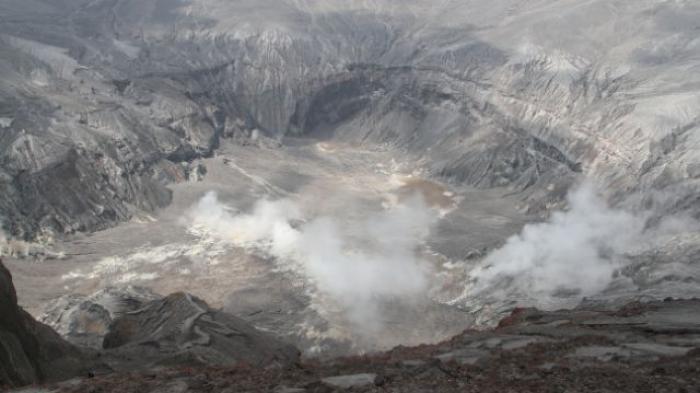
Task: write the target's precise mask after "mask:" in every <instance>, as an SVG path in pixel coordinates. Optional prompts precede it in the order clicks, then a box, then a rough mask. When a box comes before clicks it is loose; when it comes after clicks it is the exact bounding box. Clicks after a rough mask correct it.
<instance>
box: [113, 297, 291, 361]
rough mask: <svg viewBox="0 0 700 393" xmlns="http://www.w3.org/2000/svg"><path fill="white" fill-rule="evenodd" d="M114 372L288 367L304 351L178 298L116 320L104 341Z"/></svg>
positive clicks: (197, 301) (193, 301) (201, 304)
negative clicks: (159, 368) (163, 368)
mask: <svg viewBox="0 0 700 393" xmlns="http://www.w3.org/2000/svg"><path fill="white" fill-rule="evenodd" d="M104 349H105V351H106V352H107V353H108V354H109V357H110V358H111V357H114V358H115V363H114V364H111V365H112V366H113V367H114V368H115V369H132V368H139V369H140V368H141V367H152V366H182V365H214V366H223V365H234V364H248V365H253V366H262V367H270V366H286V365H289V364H292V363H295V362H297V361H298V360H299V356H300V353H299V351H298V350H297V349H296V348H295V347H293V346H291V345H288V344H285V343H283V342H281V341H279V340H278V339H276V338H274V337H272V336H270V335H269V334H266V333H263V332H260V331H258V330H256V329H255V328H254V327H253V326H251V325H250V324H248V323H247V322H245V321H243V320H241V319H239V318H237V317H234V316H233V315H230V314H226V313H223V312H220V311H216V310H213V309H211V308H210V307H209V306H208V305H207V304H206V303H205V302H204V301H203V300H200V299H198V298H196V297H194V296H192V295H189V294H185V293H176V294H173V295H170V296H168V297H165V298H163V299H158V300H154V301H152V302H150V303H147V304H146V305H144V307H143V308H141V309H139V310H136V311H133V312H130V313H126V314H125V315H123V316H121V317H119V318H117V319H116V320H115V321H114V322H113V323H112V324H111V325H110V327H109V332H108V333H107V335H106V336H105V338H104Z"/></svg>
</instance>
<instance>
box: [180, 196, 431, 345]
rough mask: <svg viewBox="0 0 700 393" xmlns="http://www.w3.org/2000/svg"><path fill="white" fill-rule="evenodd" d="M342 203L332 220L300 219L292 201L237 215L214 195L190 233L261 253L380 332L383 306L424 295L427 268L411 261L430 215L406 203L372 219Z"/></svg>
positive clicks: (197, 210)
mask: <svg viewBox="0 0 700 393" xmlns="http://www.w3.org/2000/svg"><path fill="white" fill-rule="evenodd" d="M356 213H358V212H355V211H353V208H352V205H348V206H347V209H346V211H345V212H342V213H339V215H338V216H335V217H328V216H325V217H323V216H322V217H315V218H312V219H310V220H308V221H303V218H304V214H303V213H302V209H301V207H300V206H299V205H298V204H297V203H295V202H293V201H291V200H287V199H284V200H277V201H269V200H263V201H259V202H258V203H257V204H256V205H255V207H254V208H253V211H252V212H251V213H249V214H236V212H235V211H234V210H233V209H231V208H230V207H228V206H226V205H225V204H223V203H221V202H220V201H219V200H218V197H217V195H216V194H215V193H209V194H207V195H206V196H205V197H204V198H202V199H201V200H200V201H199V203H198V204H197V205H196V206H194V207H193V208H192V209H191V210H190V212H189V213H188V218H189V221H190V222H191V224H193V227H194V228H195V229H197V230H201V231H205V232H207V233H209V234H211V235H213V236H215V237H216V238H217V239H218V240H219V241H226V242H231V243H233V244H236V245H238V246H243V247H248V248H253V249H256V250H258V251H263V252H265V253H267V254H269V255H270V256H272V257H274V258H275V259H276V261H277V262H278V263H279V264H280V265H281V266H282V267H285V268H288V269H290V270H294V271H297V272H299V273H301V274H302V275H303V276H304V277H305V278H306V280H307V281H308V282H310V283H312V284H313V285H314V287H315V288H316V289H317V291H318V293H319V294H320V295H322V297H323V298H324V299H327V300H329V301H330V302H332V303H333V306H335V307H336V308H339V309H340V310H341V311H343V312H344V313H345V316H346V317H347V318H348V320H349V321H350V322H352V323H353V324H355V325H357V326H361V327H362V329H363V330H364V331H365V332H367V331H371V330H372V329H376V328H379V327H380V326H378V322H377V321H379V320H380V319H381V318H378V313H379V307H380V305H381V304H382V303H383V302H385V301H391V300H392V299H396V298H400V299H402V300H405V299H407V298H410V297H413V296H424V295H425V293H426V292H427V287H428V273H429V270H430V268H429V263H428V262H427V261H426V260H424V259H423V258H421V257H419V256H418V254H419V253H418V252H417V251H418V248H419V246H420V245H421V244H422V243H423V241H424V240H425V239H426V237H427V236H428V234H429V232H430V229H431V226H432V224H433V223H434V222H435V220H436V217H437V212H436V211H434V210H432V209H430V208H428V207H427V206H426V204H425V203H424V202H423V200H422V198H420V197H415V198H409V199H407V200H405V201H403V202H402V203H400V204H398V205H397V206H395V207H393V208H391V209H389V210H383V211H379V212H375V213H373V214H369V213H366V212H365V211H360V212H359V213H365V214H359V216H360V217H362V218H357V217H358V214H356Z"/></svg>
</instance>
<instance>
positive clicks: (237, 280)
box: [7, 139, 526, 355]
mask: <svg viewBox="0 0 700 393" xmlns="http://www.w3.org/2000/svg"><path fill="white" fill-rule="evenodd" d="M198 165H200V166H201V167H202V168H206V169H203V170H202V172H203V173H202V174H201V178H199V179H196V180H193V181H189V182H185V183H182V184H178V185H176V186H174V198H173V203H172V204H171V205H170V206H169V207H168V208H166V209H164V210H163V211H160V212H158V213H156V214H154V215H152V216H141V217H138V218H136V219H134V220H132V221H131V222H128V223H126V224H123V225H121V226H119V227H117V228H113V229H109V230H106V231H102V232H97V233H94V234H90V235H78V236H75V237H73V238H71V239H70V240H69V241H67V242H65V243H59V244H56V245H55V246H53V247H52V249H51V251H52V252H53V253H55V254H57V255H58V256H57V257H56V258H55V259H53V258H50V259H46V260H36V261H28V260H26V259H23V260H13V259H9V260H8V261H7V263H8V264H9V266H10V267H11V268H12V270H13V272H14V277H15V282H16V285H17V287H18V291H19V297H20V298H21V299H22V304H23V305H24V306H25V307H27V309H28V310H30V311H31V312H32V313H33V314H34V315H36V316H41V315H42V313H43V312H44V311H45V309H46V307H47V303H49V302H50V301H51V300H53V299H55V298H57V297H60V296H64V295H70V294H85V295H89V294H92V293H94V292H97V291H99V290H101V289H104V288H107V287H123V286H127V285H135V286H144V287H148V288H151V289H152V290H153V291H155V292H158V293H161V294H169V293H172V292H176V291H184V292H189V293H192V294H194V295H196V296H199V297H201V298H202V299H204V300H206V301H207V302H208V303H209V304H211V305H212V306H215V307H219V308H223V309H224V310H227V311H230V312H232V313H233V314H235V315H239V316H241V317H243V318H244V319H247V320H249V321H251V322H252V323H253V324H254V325H255V326H256V327H258V328H261V329H263V330H266V331H271V332H274V333H276V334H278V335H281V336H284V337H288V338H290V339H291V340H292V341H293V342H294V343H296V344H298V345H299V346H300V347H301V348H303V349H304V351H305V352H306V353H308V354H325V355H329V354H337V353H346V354H347V353H356V352H362V351H376V350H381V349H389V348H391V347H393V346H396V345H417V344H422V343H429V342H437V341H441V340H444V339H446V338H449V337H451V336H453V335H455V334H456V333H459V332H461V331H462V330H463V329H464V328H465V326H470V325H472V324H473V323H474V321H475V316H474V315H473V314H471V313H469V312H465V311H463V310H460V309H459V307H455V306H454V305H450V302H451V301H453V300H454V299H455V298H457V297H458V296H459V295H461V294H462V291H463V290H464V283H463V282H462V280H461V277H460V276H462V277H463V271H462V270H463V268H464V266H465V264H470V263H474V261H472V262H469V260H470V259H469V258H471V259H477V257H479V256H481V255H482V254H483V253H484V252H485V250H488V249H492V248H493V247H495V246H496V245H498V244H499V243H500V242H502V241H503V239H505V238H506V237H508V236H509V235H512V234H514V233H516V232H517V231H519V229H520V227H521V226H522V225H523V222H524V220H525V219H526V217H525V215H524V214H522V213H520V212H519V210H518V206H517V200H516V199H514V198H510V199H509V198H508V197H507V196H505V195H504V194H505V193H506V191H505V190H498V189H494V190H486V191H484V190H476V189H471V188H468V187H459V186H454V185H449V184H441V183H438V182H434V181H431V180H429V179H426V178H424V177H423V175H424V174H423V173H422V172H421V168H420V167H419V166H418V165H415V164H414V163H411V162H407V161H402V160H401V157H397V156H396V155H395V154H392V153H391V152H387V151H382V150H381V149H374V150H365V149H359V148H354V147H352V146H349V145H342V144H337V145H336V144H333V143H330V142H317V141H314V140H309V139H290V140H287V141H285V142H284V143H283V144H282V145H275V146H265V145H262V144H261V145H260V146H238V145H234V144H231V145H229V146H226V147H224V148H222V149H221V151H220V152H218V153H217V155H216V156H215V157H213V158H210V159H205V160H202V161H201V162H199V163H198ZM325 224H327V225H330V226H332V227H335V229H336V230H338V231H339V232H338V233H336V234H331V233H329V232H328V231H332V230H333V229H329V228H328V227H318V226H319V225H325ZM287 225H288V227H286V226H287ZM314 225H315V226H317V227H318V228H313V226H314ZM280 226H282V228H279V227H280ZM310 227H311V228H310ZM307 228H310V229H307ZM297 229H299V231H297ZM285 230H287V231H293V232H294V233H292V234H291V235H290V236H291V237H292V238H290V239H285V238H284V235H277V234H275V231H277V232H279V231H285ZM314 231H316V232H317V233H312V232H314ZM319 231H320V232H319ZM276 236H277V237H280V236H282V239H275V237H276ZM382 239H383V240H385V241H384V242H383V243H381V242H380V243H381V244H372V243H373V242H376V241H377V240H382ZM285 242H286V243H290V242H291V243H292V244H285ZM302 243H303V245H301V244H302ZM335 243H337V244H335ZM280 247H287V248H288V250H281V251H280V250H276V249H275V248H280ZM300 247H303V248H305V250H299V249H295V248H300ZM333 247H335V249H329V248H333ZM299 252H303V253H304V255H292V254H295V253H296V254H298V253H299ZM317 252H318V253H320V254H318V255H316V254H314V255H309V253H317ZM290 253H291V254H290ZM314 258H319V259H320V260H322V261H323V263H329V264H331V265H330V266H329V268H328V269H329V271H323V270H322V269H321V270H319V266H316V267H314V266H312V265H313V263H314V262H313V261H311V262H309V259H312V260H313V259H314ZM333 264H335V265H333Z"/></svg>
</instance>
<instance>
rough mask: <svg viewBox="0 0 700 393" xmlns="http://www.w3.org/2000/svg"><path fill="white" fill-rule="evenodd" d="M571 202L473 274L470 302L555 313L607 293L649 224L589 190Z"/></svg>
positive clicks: (580, 191)
mask: <svg viewBox="0 0 700 393" xmlns="http://www.w3.org/2000/svg"><path fill="white" fill-rule="evenodd" d="M568 199H569V209H568V210H567V211H563V212H557V213H554V214H553V215H552V216H551V218H550V219H549V220H548V221H547V222H543V223H538V224H529V225H526V226H525V227H524V228H523V230H522V232H521V233H520V234H518V235H516V236H513V237H511V238H510V239H508V241H507V242H506V244H505V245H504V246H503V247H502V248H500V249H498V250H496V251H494V252H493V253H491V254H490V255H489V256H488V257H487V258H486V259H485V261H484V264H483V265H482V266H481V267H478V268H477V269H475V270H473V271H472V272H471V274H470V275H471V278H472V279H473V281H475V284H474V287H473V288H471V290H470V291H469V296H471V297H478V296H482V297H489V296H490V297H495V298H500V299H509V300H512V301H518V302H519V303H520V304H522V305H530V306H536V307H539V308H544V309H551V308H557V307H564V306H566V307H568V306H574V305H575V304H576V303H577V302H578V301H580V300H581V298H582V297H585V296H590V295H593V294H596V293H599V292H600V291H602V290H604V289H605V288H606V287H607V286H608V285H609V284H610V283H611V281H612V280H613V276H614V273H615V271H616V270H617V269H618V268H619V267H621V263H622V262H621V258H620V257H621V256H622V255H623V254H624V253H625V251H626V250H628V249H630V248H631V247H633V246H634V245H635V243H637V242H639V241H641V239H643V238H644V224H645V218H644V217H642V216H639V215H635V214H632V213H630V212H627V211H624V210H620V209H613V208H610V207H609V206H608V205H607V204H606V203H605V201H604V200H603V199H602V198H601V197H600V196H599V195H598V194H597V193H596V190H595V188H594V187H593V186H592V185H590V184H585V185H582V186H580V187H579V188H577V189H575V190H574V191H573V192H571V193H570V194H569V198H568Z"/></svg>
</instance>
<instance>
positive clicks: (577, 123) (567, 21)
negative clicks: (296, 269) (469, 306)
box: [0, 0, 700, 238]
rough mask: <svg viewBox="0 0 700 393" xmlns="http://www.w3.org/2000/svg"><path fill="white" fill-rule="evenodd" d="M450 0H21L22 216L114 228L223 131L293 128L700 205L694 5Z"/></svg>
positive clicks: (24, 227)
mask: <svg viewBox="0 0 700 393" xmlns="http://www.w3.org/2000/svg"><path fill="white" fill-rule="evenodd" d="M433 3H434V2H425V1H419V0H413V1H410V2H408V3H407V2H405V1H401V2H399V1H398V0H381V1H373V2H352V3H347V2H343V1H340V0H337V1H329V2H319V1H312V0H295V1H292V0H264V1H262V2H260V1H255V2H252V1H237V2H229V1H223V0H189V1H185V2H182V1H177V0H166V1H161V0H158V1H156V0H147V1H135V0H100V1H82V0H73V1H68V0H63V1H51V2H49V1H41V0H34V1H30V2H27V1H18V0H11V1H6V2H4V3H3V5H1V6H0V7H2V8H0V11H1V12H0V15H2V17H1V19H0V34H1V37H2V39H1V40H0V51H2V53H3V56H1V58H2V59H3V60H2V61H0V74H1V75H2V82H1V83H2V85H1V86H2V89H0V91H2V93H0V94H1V95H0V119H1V120H2V121H1V122H0V127H2V133H1V134H0V138H2V143H0V146H2V150H1V151H0V154H1V157H2V161H0V162H2V164H1V168H2V175H1V176H0V187H1V189H2V195H3V196H2V199H0V209H1V210H2V212H3V216H4V221H5V226H6V227H7V228H8V229H9V231H10V232H11V233H12V234H14V235H16V236H25V237H29V238H33V237H36V236H37V235H39V234H42V233H44V232H47V233H66V232H72V231H76V230H80V231H83V230H88V231H89V230H94V229H99V228H104V227H105V226H108V225H112V224H113V223H114V222H116V221H119V220H124V219H126V218H128V217H130V216H131V215H133V214H134V213H135V212H138V211H143V210H152V209H154V208H157V207H159V206H162V205H163V204H167V203H168V201H169V196H168V195H169V193H168V191H167V190H166V189H165V188H164V187H163V183H164V182H168V181H178V180H181V179H183V178H185V177H186V176H187V173H188V172H189V171H191V168H190V167H189V166H188V165H187V162H189V161H191V160H192V159H194V158H196V157H199V156H203V155H208V154H211V153H212V151H214V150H215V149H216V147H217V145H218V140H219V138H220V137H222V136H234V135H235V136H237V137H240V138H248V137H250V136H258V135H268V136H275V137H279V136H281V135H285V134H289V133H294V134H299V133H301V134H306V135H313V136H316V137H328V138H334V139H338V140H345V141H351V142H356V143H363V144H365V145H366V146H373V147H376V146H384V147H388V148H391V149H394V150H395V151H397V153H400V154H401V156H403V157H410V159H412V160H418V161H419V162H423V163H424V165H425V167H426V168H427V169H429V170H430V171H431V172H432V174H434V175H437V176H444V177H446V178H449V179H453V180H456V181H460V182H466V183H469V184H474V185H477V186H480V187H491V186H495V185H505V186H510V187H512V188H513V189H514V191H520V192H522V195H523V198H524V199H525V200H527V201H528V202H529V209H530V210H531V211H535V212H537V211H541V210H542V209H544V208H547V207H551V206H552V204H555V203H557V202H558V201H560V200H561V197H562V195H563V193H564V190H565V189H566V187H567V186H568V185H569V184H570V183H571V181H572V179H574V178H576V177H577V176H578V174H579V173H584V174H585V175H587V176H589V177H592V178H596V179H598V181H599V182H600V183H601V184H602V185H603V186H604V187H605V188H606V189H607V190H608V193H609V194H610V196H611V197H613V199H614V200H615V201H618V202H620V203H621V201H622V200H627V204H628V205H630V206H635V207H637V208H642V207H644V208H646V209H653V210H654V212H655V213H656V214H667V213H669V212H683V213H685V214H690V215H693V216H697V215H698V204H697V203H696V202H697V200H696V198H695V196H694V195H695V191H696V190H697V184H698V167H699V165H700V163H699V162H698V157H697V154H696V151H697V149H696V146H697V143H698V140H697V134H698V133H697V132H694V131H696V130H697V127H698V110H697V108H698V105H697V102H698V97H699V95H698V94H699V93H698V82H699V81H698V80H697V75H698V72H697V69H698V64H699V63H698V60H699V58H698V55H699V54H700V53H699V50H700V49H699V46H698V42H697V34H696V32H697V29H698V26H697V23H696V22H695V21H696V20H697V19H698V18H697V16H698V14H699V13H700V8H698V6H697V4H695V3H694V2H692V1H676V2H668V1H660V0H643V1H637V2H633V3H630V2H628V1H624V0H615V1H607V0H605V1H604V0H596V1H590V2H587V3H585V4H580V3H579V2H578V1H575V0H566V1H551V0H530V1H524V0H498V1H489V2H485V1H477V0H472V1H466V2H465V1H451V0H447V1H441V2H439V3H437V4H433ZM58 179H60V181H57V180H58ZM77 189H79V190H81V192H75V190H77Z"/></svg>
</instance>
